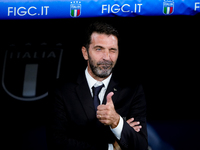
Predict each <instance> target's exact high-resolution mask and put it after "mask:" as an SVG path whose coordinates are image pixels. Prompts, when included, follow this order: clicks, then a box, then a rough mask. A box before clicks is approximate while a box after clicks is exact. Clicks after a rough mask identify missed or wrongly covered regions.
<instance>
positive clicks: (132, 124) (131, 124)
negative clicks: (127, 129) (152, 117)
mask: <svg viewBox="0 0 200 150" xmlns="http://www.w3.org/2000/svg"><path fill="white" fill-rule="evenodd" d="M139 124H140V122H137V121H134V122H131V123H130V124H129V125H130V126H131V127H134V126H138V125H139Z"/></svg>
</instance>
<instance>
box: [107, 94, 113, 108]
mask: <svg viewBox="0 0 200 150" xmlns="http://www.w3.org/2000/svg"><path fill="white" fill-rule="evenodd" d="M113 95H114V93H113V92H110V93H108V95H107V97H106V98H107V103H106V105H107V104H111V103H112V104H113V101H112V96H113Z"/></svg>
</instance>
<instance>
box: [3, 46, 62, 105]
mask: <svg viewBox="0 0 200 150" xmlns="http://www.w3.org/2000/svg"><path fill="white" fill-rule="evenodd" d="M61 58H62V49H56V50H55V49H54V50H42V49H37V50H34V51H31V50H27V51H24V50H20V51H19V50H16V49H15V50H7V51H6V52H5V57H4V64H3V74H2V86H3V88H4V90H5V92H6V93H7V94H8V95H9V96H11V97H12V98H14V99H17V100H22V101H34V100H39V99H42V98H44V97H46V96H47V95H48V91H47V90H48V85H49V83H50V82H51V81H52V80H54V79H56V78H59V73H60V65H61Z"/></svg>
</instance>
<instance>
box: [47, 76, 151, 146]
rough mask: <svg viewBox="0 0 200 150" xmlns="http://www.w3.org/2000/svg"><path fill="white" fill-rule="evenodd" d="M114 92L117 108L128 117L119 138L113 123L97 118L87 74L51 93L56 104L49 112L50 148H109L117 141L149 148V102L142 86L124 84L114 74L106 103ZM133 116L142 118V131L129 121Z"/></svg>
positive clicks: (136, 118)
mask: <svg viewBox="0 0 200 150" xmlns="http://www.w3.org/2000/svg"><path fill="white" fill-rule="evenodd" d="M132 86H133V85H132ZM111 91H112V92H114V95H113V97H112V100H113V103H114V105H115V109H116V111H117V113H118V114H120V116H121V117H122V118H123V119H124V126H123V129H122V134H121V139H120V140H119V141H118V140H117V139H116V137H115V136H114V134H113V133H112V131H111V130H110V128H109V126H105V125H103V124H101V123H100V122H99V121H98V120H97V118H96V112H95V109H94V104H93V100H92V96H91V93H90V91H89V87H88V84H87V81H86V78H85V75H81V76H79V77H78V80H77V81H76V82H75V83H74V82H71V83H66V84H63V85H62V86H59V87H57V88H56V89H55V90H54V92H50V93H49V98H50V99H51V101H52V105H51V107H49V108H50V111H48V118H49V119H48V123H47V141H48V147H49V148H50V149H53V150H54V149H56V150H108V144H109V143H113V142H114V141H115V140H117V141H118V143H119V144H120V146H121V148H122V150H126V149H127V150H146V149H147V145H148V144H147V143H148V142H147V130H146V102H145V97H144V92H143V89H142V86H141V85H136V86H133V87H132V88H129V87H124V86H123V85H120V84H119V83H118V82H116V81H115V80H114V79H113V77H112V78H111V80H110V83H109V85H108V88H107V91H106V93H105V96H104V100H103V104H106V95H107V94H108V93H109V92H111ZM131 117H134V118H135V120H136V121H140V123H141V125H142V129H141V131H140V132H139V133H137V132H135V130H134V129H133V128H132V127H130V126H129V125H128V123H127V122H126V120H127V119H129V118H131Z"/></svg>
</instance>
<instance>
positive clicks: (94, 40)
mask: <svg viewBox="0 0 200 150" xmlns="http://www.w3.org/2000/svg"><path fill="white" fill-rule="evenodd" d="M91 44H94V45H97V44H100V45H102V46H111V47H118V39H117V37H116V36H114V35H107V34H104V33H102V34H101V33H97V32H94V33H92V35H91Z"/></svg>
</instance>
